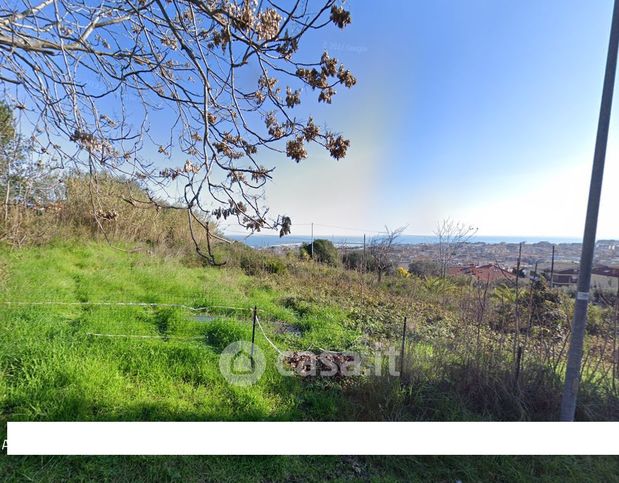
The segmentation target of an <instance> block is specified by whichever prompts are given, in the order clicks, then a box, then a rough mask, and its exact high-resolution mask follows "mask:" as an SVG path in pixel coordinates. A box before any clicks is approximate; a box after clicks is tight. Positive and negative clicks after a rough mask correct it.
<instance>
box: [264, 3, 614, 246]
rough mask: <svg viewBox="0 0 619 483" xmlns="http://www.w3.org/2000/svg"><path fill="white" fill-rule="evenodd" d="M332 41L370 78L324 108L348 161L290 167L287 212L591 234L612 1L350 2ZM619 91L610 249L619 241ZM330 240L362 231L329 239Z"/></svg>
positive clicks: (606, 214) (278, 205)
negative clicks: (589, 208) (590, 198)
mask: <svg viewBox="0 0 619 483" xmlns="http://www.w3.org/2000/svg"><path fill="white" fill-rule="evenodd" d="M349 7H350V9H351V12H352V18H353V23H352V25H350V26H349V27H347V28H346V29H344V30H343V31H339V30H337V29H331V30H328V31H321V32H320V34H319V35H315V36H314V37H313V38H311V39H310V41H309V43H308V44H307V45H306V46H305V47H304V49H307V50H308V51H309V50H312V49H314V50H318V51H320V50H322V49H326V50H328V51H329V53H330V54H331V55H332V56H335V57H337V58H338V59H339V60H341V61H343V62H344V63H345V64H346V66H347V67H349V68H350V69H351V70H352V71H353V72H354V74H355V75H356V76H357V78H358V84H357V86H355V87H354V88H353V89H352V90H350V91H345V92H341V93H338V95H337V96H336V97H335V98H334V102H333V104H332V105H330V106H324V105H320V106H316V105H315V106H316V108H314V109H312V112H314V113H315V114H316V117H317V118H318V119H319V120H321V121H325V122H326V123H327V124H328V125H329V127H330V128H332V129H334V130H338V131H341V132H343V133H344V134H345V135H346V136H347V137H349V138H350V139H351V144H352V146H351V149H350V150H349V154H348V156H347V157H346V158H345V159H344V160H341V161H339V162H336V161H333V160H331V159H329V158H328V157H327V155H326V154H324V153H323V152H322V151H318V150H316V151H312V152H311V156H310V157H309V158H308V159H306V160H304V161H303V162H301V163H300V164H298V165H297V164H295V163H293V162H291V161H289V160H288V161H286V160H281V161H280V162H279V163H278V168H277V171H276V176H275V179H274V181H273V183H272V184H271V185H270V186H269V187H268V190H267V201H268V202H269V204H270V206H271V207H272V212H277V213H287V214H289V215H290V216H292V218H293V223H294V222H295V221H296V222H297V223H298V224H299V225H298V226H297V227H296V229H295V228H294V224H293V233H296V234H305V233H307V232H308V227H307V226H306V225H305V224H306V223H310V222H315V223H321V224H328V225H339V226H345V227H356V228H361V229H368V230H380V229H381V228H382V227H383V226H384V225H389V226H390V227H396V226H401V225H407V226H408V228H407V230H406V231H407V232H408V233H412V234H429V233H432V231H433V230H434V228H435V226H436V224H437V222H438V221H439V220H441V219H443V218H447V217H450V218H453V219H457V220H462V221H464V222H466V223H468V224H473V225H475V226H478V227H479V233H480V234H482V235H506V236H510V235H531V236H581V233H582V227H583V226H584V214H585V208H586V195H587V190H588V183H589V175H590V167H591V160H592V155H593V147H594V142H595V131H596V125H597V116H598V111H599V104H600V97H601V88H602V80H603V74H604V64H605V58H606V51H607V47H608V35H609V29H610V17H611V11H612V1H611V0H595V1H591V2H584V1H572V0H569V1H568V0H561V1H559V0H544V1H539V0H519V1H517V2H506V1H497V0H467V1H454V0H452V1H447V0H432V1H429V0H428V1H385V2H362V1H357V2H351V3H350V4H349ZM617 99H619V93H617V96H616V102H615V109H614V115H613V120H612V125H611V135H610V141H609V150H608V156H607V170H606V175H605V184H604V191H603V194H602V196H603V201H602V207H601V213H600V222H599V229H598V238H604V237H619V226H617V222H616V220H617V217H616V211H617V208H618V207H619V190H617V186H618V184H619V166H618V165H619V142H618V141H619V123H618V121H617V120H618V119H619V116H618V115H617V111H618V110H619V107H617V104H618V102H619V101H617ZM328 234H358V233H356V232H349V231H347V230H337V229H333V228H330V229H329V233H328Z"/></svg>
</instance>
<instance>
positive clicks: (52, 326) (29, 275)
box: [0, 242, 619, 481]
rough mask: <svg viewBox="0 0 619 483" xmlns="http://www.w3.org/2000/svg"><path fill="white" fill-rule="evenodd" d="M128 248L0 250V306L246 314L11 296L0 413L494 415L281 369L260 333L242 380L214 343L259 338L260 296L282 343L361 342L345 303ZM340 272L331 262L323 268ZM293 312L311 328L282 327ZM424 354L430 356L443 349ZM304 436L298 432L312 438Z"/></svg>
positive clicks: (140, 417)
mask: <svg viewBox="0 0 619 483" xmlns="http://www.w3.org/2000/svg"><path fill="white" fill-rule="evenodd" d="M122 248H123V250H117V249H114V248H112V247H109V246H108V245H106V244H102V243H95V242H90V243H88V242H79V243H78V242H57V243H55V244H52V245H48V246H45V247H30V248H27V249H22V250H10V249H8V248H0V302H17V301H19V302H41V301H55V302H65V303H75V302H80V303H96V302H146V303H160V304H161V303H163V304H185V305H189V306H209V307H214V306H231V307H240V308H244V309H245V310H240V311H238V310H227V309H222V308H218V309H216V308H213V309H212V310H210V311H209V313H210V314H211V315H212V316H213V317H214V318H213V320H211V321H208V322H198V321H196V320H195V319H194V318H193V313H192V312H191V311H188V310H186V309H183V308H179V307H142V306H104V305H96V304H92V305H88V304H79V305H27V304H26V305H17V306H15V305H3V304H0V419H1V420H2V421H3V422H5V421H7V420H11V421H20V420H22V421H120V420H126V421H158V420H175V421H213V420H217V421H232V420H235V421H238V420H286V421H287V420H357V419H375V420H385V419H411V418H412V419H414V418H415V417H419V416H420V415H422V417H421V418H422V419H423V418H425V416H424V415H428V416H427V417H429V418H431V419H432V418H435V417H436V418H437V419H463V418H465V419H483V418H484V417H483V416H481V415H476V414H471V413H469V412H467V411H465V410H462V409H460V408H458V407H456V405H455V404H456V400H455V399H453V398H449V397H444V395H441V394H438V393H436V396H437V397H436V400H434V402H432V405H433V407H432V408H430V409H432V410H431V411H426V412H423V411H419V410H418V409H416V408H414V407H413V409H411V410H410V411H411V412H409V413H406V411H407V410H408V409H406V408H405V406H406V404H408V405H409V406H411V407H412V406H413V405H416V404H424V403H425V404H427V403H428V400H427V399H425V400H424V398H423V397H422V396H420V393H419V392H418V391H417V392H410V391H409V392H408V393H406V391H405V390H403V389H402V388H401V387H400V385H399V383H398V382H397V381H394V380H392V379H388V378H385V379H380V380H378V381H376V380H374V381H368V380H363V381H361V382H359V383H353V384H352V385H345V384H341V383H339V382H337V381H305V380H300V379H299V378H291V377H284V376H282V375H280V374H279V373H278V371H277V370H276V368H275V360H276V353H275V351H274V349H273V348H272V347H271V346H270V345H269V344H268V343H267V342H266V340H265V339H264V338H263V337H262V335H261V334H260V333H259V332H258V334H257V339H256V342H257V345H258V346H259V347H260V348H261V349H262V350H263V351H264V353H265V354H266V357H267V368H266V372H265V375H264V376H263V377H262V378H261V379H260V381H259V382H258V383H257V384H255V385H253V386H250V387H236V386H232V385H230V384H228V383H227V382H226V380H225V379H224V378H223V376H222V375H221V374H220V371H219V367H218V360H219V354H220V352H221V350H222V349H223V348H224V347H225V346H226V345H228V344H229V343H230V342H233V341H236V340H250V338H251V314H250V311H251V308H252V307H254V306H258V307H259V309H260V310H261V318H262V319H263V322H264V324H265V326H266V329H267V331H268V332H269V333H270V337H271V338H272V340H273V341H274V342H275V343H276V344H277V345H278V346H279V347H280V348H281V349H305V348H307V347H310V346H313V347H323V348H329V349H339V350H343V349H354V348H358V347H359V340H360V339H361V337H362V335H363V334H362V332H361V331H360V329H359V324H355V323H353V321H352V320H351V311H350V310H348V309H344V308H343V307H342V305H339V304H337V303H335V302H329V300H330V299H329V297H328V296H326V295H324V294H318V295H316V296H312V297H302V296H299V293H298V292H297V291H295V290H294V289H293V288H292V285H286V284H281V285H280V284H278V283H273V280H276V279H269V278H268V277H267V278H264V277H251V276H248V275H246V274H245V272H244V271H242V270H241V269H239V268H224V269H221V268H214V267H196V266H188V265H186V264H183V263H182V261H181V260H180V259H175V258H165V257H156V256H151V255H148V254H146V253H144V252H135V251H133V250H132V247H131V246H125V247H122ZM325 270H327V269H325ZM334 274H336V272H333V271H331V272H329V271H328V270H327V271H326V272H325V275H324V276H330V277H331V276H333V275H334ZM312 276H314V275H312ZM317 276H320V274H318V275H317ZM272 277H278V275H273V276H272ZM297 283H298V281H297ZM333 300H335V299H333ZM274 321H275V322H274ZM284 324H287V325H289V326H293V327H295V328H297V329H298V331H299V333H300V335H293V334H291V333H285V332H284V333H278V328H280V327H282V326H283V325H284ZM376 327H377V331H378V332H380V331H384V326H382V325H377V326H376ZM91 334H113V335H136V336H137V335H139V336H151V337H152V338H135V339H133V338H121V337H98V336H93V335H91ZM185 338H186V339H185ZM417 350H418V351H421V350H423V351H425V352H427V353H431V351H432V348H431V346H419V347H418V349H417ZM433 390H435V389H433ZM405 401H406V402H405ZM407 414H408V415H407ZM451 414H453V417H452V416H451ZM411 415H412V416H411ZM415 415H416V416H415ZM446 415H447V416H446ZM2 426H3V428H2V431H3V432H4V431H5V429H4V424H3V425H2ZM0 436H1V435H0ZM299 438H300V441H299V442H294V441H293V442H291V444H301V440H302V436H301V435H300V436H299ZM0 458H1V459H0V478H1V479H2V480H3V481H19V480H37V481H38V480H42V481H62V480H92V479H96V480H120V481H125V480H129V479H137V480H140V481H153V480H173V479H181V480H189V481H201V480H239V479H246V480H248V481H249V480H264V481H270V480H288V481H305V480H322V479H358V480H375V479H385V480H393V479H407V480H408V479H410V480H419V481H428V480H430V481H455V480H456V479H461V480H463V481H471V480H482V479H483V480H495V481H530V479H531V478H536V479H538V478H539V479H542V480H543V479H544V478H545V479H546V481H554V480H555V477H556V478H557V479H561V480H565V481H567V480H570V481H582V480H583V479H585V478H589V479H591V478H592V476H595V479H598V480H608V481H610V480H611V479H612V477H613V476H614V475H615V474H616V473H617V472H618V470H619V468H618V466H617V460H616V459H612V458H494V457H488V458H456V457H452V458H438V457H437V458H395V457H393V458H392V457H381V458H378V457H365V458H348V457H339V458H336V457H312V458H298V457H268V458H240V457H227V458H224V457H184V458H181V457H166V458H147V457H122V458H120V457H119V458H112V457H105V458H102V457H71V458H67V457H52V458H49V457H48V458H39V457H6V456H2V457H0Z"/></svg>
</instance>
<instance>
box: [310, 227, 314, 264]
mask: <svg viewBox="0 0 619 483" xmlns="http://www.w3.org/2000/svg"><path fill="white" fill-rule="evenodd" d="M310 254H311V256H312V260H313V259H314V223H312V242H311V244H310Z"/></svg>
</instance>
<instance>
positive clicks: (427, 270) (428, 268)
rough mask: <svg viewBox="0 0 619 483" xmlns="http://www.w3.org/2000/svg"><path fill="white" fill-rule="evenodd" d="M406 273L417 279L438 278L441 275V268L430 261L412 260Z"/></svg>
mask: <svg viewBox="0 0 619 483" xmlns="http://www.w3.org/2000/svg"><path fill="white" fill-rule="evenodd" d="M408 271H409V273H410V274H411V275H417V276H418V277H438V276H440V274H441V267H440V265H439V264H438V263H436V262H434V261H432V260H413V261H412V262H411V263H410V264H409V265H408Z"/></svg>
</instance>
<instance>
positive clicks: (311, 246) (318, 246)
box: [301, 240, 340, 267]
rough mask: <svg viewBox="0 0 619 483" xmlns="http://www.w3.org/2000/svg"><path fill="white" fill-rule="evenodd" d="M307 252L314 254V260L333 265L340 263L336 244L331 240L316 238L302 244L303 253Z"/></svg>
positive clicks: (310, 254)
mask: <svg viewBox="0 0 619 483" xmlns="http://www.w3.org/2000/svg"><path fill="white" fill-rule="evenodd" d="M303 252H305V254H306V255H309V256H310V257H311V256H312V254H313V257H314V260H316V261H317V262H320V263H325V264H327V265H331V266H334V267H335V266H337V265H339V261H340V257H339V253H338V251H337V248H335V245H333V243H331V242H330V241H329V240H314V241H313V242H312V243H304V244H303V245H301V253H303Z"/></svg>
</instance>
